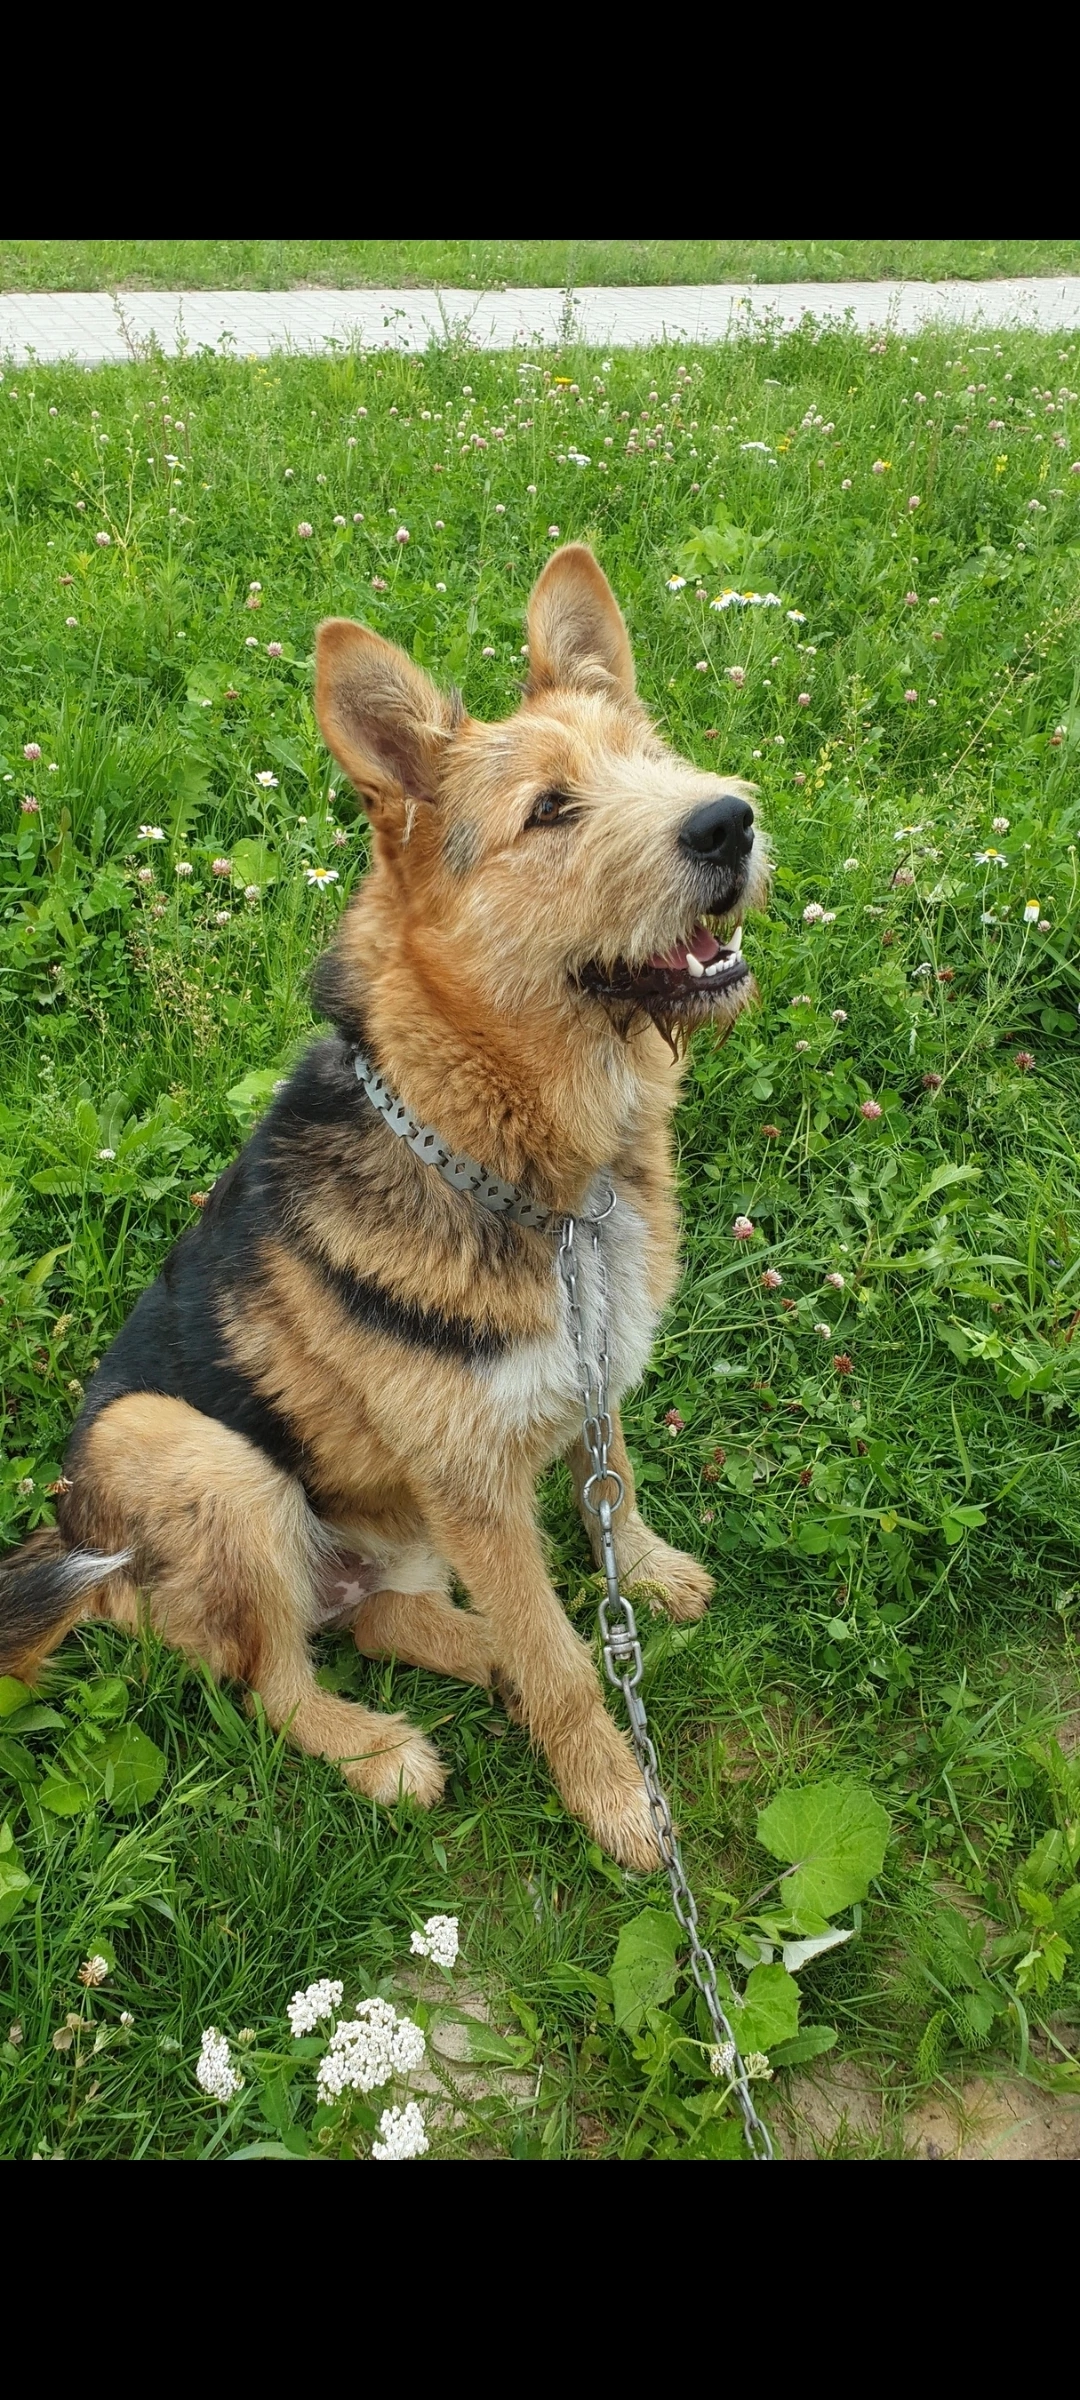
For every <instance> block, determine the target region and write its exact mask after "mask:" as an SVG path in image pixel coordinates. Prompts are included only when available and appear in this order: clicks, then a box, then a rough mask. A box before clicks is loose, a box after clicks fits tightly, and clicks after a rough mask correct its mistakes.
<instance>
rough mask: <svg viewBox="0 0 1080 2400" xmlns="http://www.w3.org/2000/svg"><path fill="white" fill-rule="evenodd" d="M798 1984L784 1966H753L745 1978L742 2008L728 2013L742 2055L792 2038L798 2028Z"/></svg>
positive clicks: (770, 2048) (771, 2046)
mask: <svg viewBox="0 0 1080 2400" xmlns="http://www.w3.org/2000/svg"><path fill="white" fill-rule="evenodd" d="M799 1999H800V1993H799V1987H798V1984H797V1983H795V1982H793V1981H792V1978H791V1976H790V1975H789V1974H788V1971H787V1968H786V1967H780V1966H776V1967H755V1968H754V1971H753V1974H752V1975H748V1976H747V1979H746V1990H745V1992H744V1993H743V1999H742V2006H741V2008H735V2009H733V2010H732V2013H731V2029H732V2032H733V2033H734V2035H735V2039H736V2041H737V2042H738V2045H739V2048H740V2050H741V2052H742V2055H743V2057H744V2059H745V2057H746V2055H747V2053H748V2051H751V2050H772V2049H773V2047H774V2045H775V2044H776V2043H777V2042H790V2041H793V2040H794V2038H795V2035H796V2034H797V2032H798V2030H799Z"/></svg>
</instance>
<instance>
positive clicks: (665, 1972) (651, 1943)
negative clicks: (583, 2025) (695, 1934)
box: [611, 1908, 683, 2033]
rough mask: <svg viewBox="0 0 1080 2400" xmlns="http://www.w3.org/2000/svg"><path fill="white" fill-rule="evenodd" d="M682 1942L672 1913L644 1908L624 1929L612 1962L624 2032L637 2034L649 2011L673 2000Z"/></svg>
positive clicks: (617, 2018)
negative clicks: (677, 1961)
mask: <svg viewBox="0 0 1080 2400" xmlns="http://www.w3.org/2000/svg"><path fill="white" fill-rule="evenodd" d="M682 1938H683V1937H682V1934H681V1933H680V1931H679V1925H678V1920H677V1918H675V1917H673V1916H672V1915H671V1912H670V1910H668V1909H659V1908H643V1909H642V1911H641V1914H640V1916H638V1917H632V1918H631V1920H630V1923H629V1925H624V1926H623V1929H622V1932H621V1933H620V1935H619V1939H618V1942H617V1943H616V1946H615V1956H614V1958H613V1959H612V1962H611V1993H612V1999H613V2002H614V2007H615V2023H616V2025H618V2026H619V2027H620V2028H621V2030H622V2032H624V2033H636V2032H637V2030H638V2027H639V2025H640V2024H641V2020H642V2018H643V2016H644V2014H645V2011H646V2009H647V2008H660V2007H661V2006H662V2004H663V2002H664V2001H665V2000H670V1998H671V1995H672V1993H673V1991H674V1989H675V1985H676V1982H677V1980H678V1970H677V1967H676V1964H675V1961H676V1958H677V1956H678V1952H679V1948H680V1945H681V1942H682Z"/></svg>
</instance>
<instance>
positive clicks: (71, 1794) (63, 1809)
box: [38, 1775, 93, 1817]
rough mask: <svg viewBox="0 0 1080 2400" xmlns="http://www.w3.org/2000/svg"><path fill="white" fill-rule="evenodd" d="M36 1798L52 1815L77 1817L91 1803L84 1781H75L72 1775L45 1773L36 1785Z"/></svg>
mask: <svg viewBox="0 0 1080 2400" xmlns="http://www.w3.org/2000/svg"><path fill="white" fill-rule="evenodd" d="M38 1799H39V1800H40V1802H41V1805H42V1807H43V1808H49V1809H51V1810H52V1813H53V1815H54V1817H78V1816H81V1815H82V1812H83V1810H84V1809H86V1808H90V1807H91V1806H92V1805H93V1804H92V1802H91V1798H90V1794H89V1791H88V1790H87V1787H86V1785H85V1783H78V1782H76V1779H75V1777H74V1776H73V1775H47V1776H46V1778H45V1781H44V1783H42V1784H40V1785H39V1786H38Z"/></svg>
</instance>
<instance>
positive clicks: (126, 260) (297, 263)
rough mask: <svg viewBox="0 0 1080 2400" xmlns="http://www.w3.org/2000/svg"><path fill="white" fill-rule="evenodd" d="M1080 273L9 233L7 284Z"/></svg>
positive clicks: (754, 245) (847, 246)
mask: <svg viewBox="0 0 1080 2400" xmlns="http://www.w3.org/2000/svg"><path fill="white" fill-rule="evenodd" d="M1077 274H1080V242H406V241H402V242H9V241H0V291H5V292H9V291H16V292H48V291H64V292H97V291H104V290H106V289H111V288H112V287H113V286H121V287H126V288H127V289H129V290H133V291H167V292H168V291H178V290H183V291H207V290H209V291H247V290H255V291H287V290H288V289H289V288H290V287H291V286H293V285H303V284H327V285H329V286H330V287H331V289H335V290H345V291H348V290H350V289H354V290H355V289H356V288H357V287H358V286H360V285H362V284H386V285H391V286H393V285H400V284H432V283H442V284H450V285H457V286H463V287H464V288H465V289H466V290H477V289H479V290H483V289H490V288H491V287H492V285H497V284H538V285H544V284H547V285H554V286H555V287H556V288H557V289H559V290H561V289H563V288H564V286H566V285H567V284H597V283H607V284H620V283H622V284H648V283H747V282H749V281H750V280H751V278H753V277H756V279H757V281H758V282H759V283H836V282H838V281H839V282H841V283H846V282H851V281H854V282H856V283H873V282H876V281H878V280H879V279H880V278H882V277H884V278H885V279H886V280H889V279H891V278H892V277H894V276H900V277H910V278H912V279H913V280H915V281H918V282H923V281H936V280H938V279H940V278H941V277H946V276H959V277H961V278H963V279H965V280H967V281H970V280H972V279H974V280H976V281H978V279H979V278H980V277H984V276H998V275H1077Z"/></svg>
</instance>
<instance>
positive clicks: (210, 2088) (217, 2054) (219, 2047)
mask: <svg viewBox="0 0 1080 2400" xmlns="http://www.w3.org/2000/svg"><path fill="white" fill-rule="evenodd" d="M195 2081H196V2083H197V2084H198V2086H199V2090H200V2091H201V2092H206V2093H208V2094H209V2097H210V2099H211V2100H222V2101H225V2100H231V2099H232V2097H233V2095H234V2093H236V2092H239V2091H241V2090H242V2089H243V2083H244V2078H243V2076H242V2075H238V2074H237V2072H236V2069H235V2067H234V2065H233V2063H232V2058H231V2056H230V2053H229V2045H228V2042H227V2041H226V2039H225V2036H224V2034H223V2033H219V2032H218V2029H217V2026H216V2025H208V2026H207V2027H206V2030H205V2032H204V2034H203V2037H202V2049H201V2050H200V2052H199V2063H198V2065H197V2067H196V2069H195Z"/></svg>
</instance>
